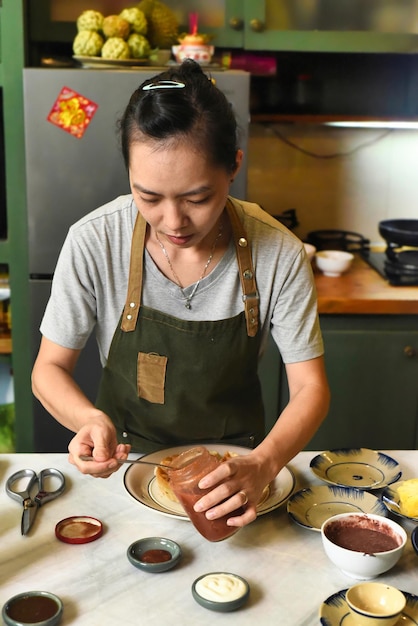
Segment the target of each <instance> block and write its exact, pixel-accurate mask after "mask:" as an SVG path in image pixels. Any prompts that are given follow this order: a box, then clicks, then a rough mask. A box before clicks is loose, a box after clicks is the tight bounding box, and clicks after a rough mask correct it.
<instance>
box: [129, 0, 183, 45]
mask: <svg viewBox="0 0 418 626" xmlns="http://www.w3.org/2000/svg"><path fill="white" fill-rule="evenodd" d="M137 6H138V9H140V10H141V11H142V12H143V13H144V15H145V17H146V18H147V22H148V31H147V38H148V40H149V42H150V44H151V46H152V47H153V48H171V46H172V45H173V44H175V43H177V39H178V29H179V25H178V21H177V18H176V16H175V14H174V13H173V11H172V10H171V9H170V8H169V7H168V6H166V5H165V4H164V3H163V2H160V1H159V0H141V2H139V4H138V5H137Z"/></svg>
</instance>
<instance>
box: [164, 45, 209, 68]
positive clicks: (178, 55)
mask: <svg viewBox="0 0 418 626" xmlns="http://www.w3.org/2000/svg"><path fill="white" fill-rule="evenodd" d="M171 50H172V52H173V54H174V58H175V59H176V61H177V63H183V61H184V60H185V59H193V61H196V63H200V64H201V65H209V63H210V62H211V61H212V57H213V53H214V52H215V48H214V46H209V45H207V44H179V45H178V46H172V48H171Z"/></svg>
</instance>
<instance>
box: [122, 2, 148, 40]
mask: <svg viewBox="0 0 418 626" xmlns="http://www.w3.org/2000/svg"><path fill="white" fill-rule="evenodd" d="M119 17H121V18H122V19H124V20H126V21H127V22H129V24H130V25H131V31H132V32H134V33H138V35H146V34H147V28H148V23H147V18H146V17H145V15H144V13H143V11H141V10H140V9H138V8H137V7H130V8H129V9H123V11H121V12H120V13H119Z"/></svg>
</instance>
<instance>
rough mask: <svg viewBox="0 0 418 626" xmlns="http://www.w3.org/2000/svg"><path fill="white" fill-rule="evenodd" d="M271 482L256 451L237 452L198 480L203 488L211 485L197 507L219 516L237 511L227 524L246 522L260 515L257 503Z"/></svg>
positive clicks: (215, 517)
mask: <svg viewBox="0 0 418 626" xmlns="http://www.w3.org/2000/svg"><path fill="white" fill-rule="evenodd" d="M268 483H269V479H268V477H267V475H266V471H265V470H264V469H263V467H262V465H261V463H260V462H257V460H256V457H255V454H254V453H250V454H248V455H245V456H238V457H233V458H231V459H228V460H227V461H224V462H223V463H220V464H219V467H217V468H216V469H214V470H213V471H212V472H211V473H210V474H207V476H204V477H203V478H202V479H201V480H200V482H199V488H200V489H205V490H206V489H211V491H210V492H209V493H207V494H206V495H204V496H203V497H202V498H200V500H198V501H197V502H196V504H195V506H194V509H195V511H199V512H202V511H203V512H205V513H206V517H207V518H208V519H217V518H219V517H223V516H224V515H230V514H231V513H233V512H234V511H237V515H233V516H231V517H229V518H228V521H227V524H228V526H238V527H241V526H245V525H246V524H249V523H250V522H253V521H254V520H255V519H256V517H257V504H258V503H259V502H260V500H261V497H262V494H263V491H264V489H265V488H266V486H267V485H268Z"/></svg>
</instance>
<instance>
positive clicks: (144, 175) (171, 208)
mask: <svg viewBox="0 0 418 626" xmlns="http://www.w3.org/2000/svg"><path fill="white" fill-rule="evenodd" d="M241 159H242V154H241V152H240V151H239V153H238V154H237V165H238V167H237V170H236V171H238V169H239V165H240V162H241ZM235 173H236V172H235ZM235 173H234V174H235ZM233 176H234V175H231V173H228V172H227V171H226V170H225V169H223V168H219V167H214V166H213V165H211V164H210V163H208V161H207V159H206V157H205V155H204V154H203V153H202V152H200V151H197V150H196V149H195V148H194V147H193V146H190V144H188V143H186V142H185V141H179V142H176V143H174V142H173V143H168V144H166V143H164V144H163V143H162V142H160V141H152V140H151V141H146V142H135V143H133V144H132V145H131V148H130V165H129V181H130V185H131V190H132V194H133V196H134V200H135V204H136V206H137V207H138V210H139V212H140V213H141V214H142V216H143V217H144V218H145V220H146V221H147V222H148V224H150V226H151V227H152V228H153V229H154V230H155V231H156V232H157V233H158V235H160V236H163V237H164V238H165V239H166V241H167V242H168V243H170V244H172V245H174V246H178V247H183V248H188V247H193V246H197V247H198V246H199V245H200V244H201V242H202V241H203V240H204V239H205V238H206V237H207V236H208V235H210V236H212V231H217V229H218V220H219V217H220V215H221V214H222V212H223V210H224V207H225V201H226V197H227V195H228V193H229V186H230V184H231V179H232V178H233Z"/></svg>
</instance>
